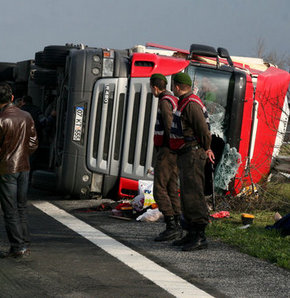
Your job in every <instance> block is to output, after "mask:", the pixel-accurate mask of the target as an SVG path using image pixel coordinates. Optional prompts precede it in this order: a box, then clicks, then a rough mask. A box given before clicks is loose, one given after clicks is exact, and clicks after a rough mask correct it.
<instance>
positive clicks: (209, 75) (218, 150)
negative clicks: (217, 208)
mask: <svg viewBox="0 0 290 298" xmlns="http://www.w3.org/2000/svg"><path fill="white" fill-rule="evenodd" d="M187 72H188V74H189V75H190V77H191V79H192V81H193V85H192V86H193V93H194V94H196V95H197V96H198V97H200V99H201V100H202V101H203V103H204V105H205V106H206V109H207V111H208V114H209V119H210V130H211V133H212V144H211V148H212V149H213V151H214V152H215V156H216V164H215V175H214V188H215V191H216V192H219V191H224V190H227V189H228V187H229V183H230V181H231V179H233V178H234V177H235V175H236V173H237V171H238V168H239V165H240V158H241V156H240V153H239V152H238V151H237V149H236V148H234V147H232V148H231V147H230V145H229V143H228V142H227V129H228V127H229V125H230V123H229V121H230V117H229V116H228V115H229V113H230V109H231V101H232V94H233V90H231V89H232V88H233V85H234V84H233V82H232V80H231V78H232V73H231V72H226V71H223V70H220V69H219V70H217V69H212V68H205V67H201V66H199V67H196V66H193V65H190V66H189V67H188V68H187Z"/></svg>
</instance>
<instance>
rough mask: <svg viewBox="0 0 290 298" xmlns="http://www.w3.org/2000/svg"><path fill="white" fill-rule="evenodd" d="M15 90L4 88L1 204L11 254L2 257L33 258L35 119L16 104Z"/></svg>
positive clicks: (0, 98) (0, 97) (0, 93)
mask: <svg viewBox="0 0 290 298" xmlns="http://www.w3.org/2000/svg"><path fill="white" fill-rule="evenodd" d="M12 101H13V95H12V90H11V88H10V86H9V85H8V84H5V83H1V84H0V202H1V207H2V210H3V213H4V221H5V226H6V231H7V235H8V239H9V242H10V250H9V252H8V253H3V252H2V253H1V254H0V257H10V256H11V257H22V256H25V255H28V254H29V249H28V247H29V244H30V237H29V231H28V226H27V211H26V205H27V189H28V178H29V170H30V165H29V156H30V154H32V153H33V152H34V151H35V150H36V149H37V146H38V139H37V133H36V130H35V126H34V122H33V119H32V117H31V115H30V114H29V113H27V112H24V111H21V110H20V109H19V108H18V107H16V106H15V105H13V104H12Z"/></svg>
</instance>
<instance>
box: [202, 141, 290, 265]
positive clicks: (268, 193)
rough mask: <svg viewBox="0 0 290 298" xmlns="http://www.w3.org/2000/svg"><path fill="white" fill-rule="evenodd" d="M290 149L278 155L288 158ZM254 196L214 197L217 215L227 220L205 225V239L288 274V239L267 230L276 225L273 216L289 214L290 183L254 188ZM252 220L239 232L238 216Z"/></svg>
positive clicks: (287, 146) (289, 261) (289, 181)
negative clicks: (222, 213)
mask: <svg viewBox="0 0 290 298" xmlns="http://www.w3.org/2000/svg"><path fill="white" fill-rule="evenodd" d="M289 150H290V145H289V144H288V145H286V146H284V149H283V151H282V152H281V153H283V152H285V155H288V156H289V155H290V154H289V153H288V152H289ZM256 187H257V192H255V193H254V194H250V195H247V196H243V197H217V198H216V211H212V212H211V214H213V213H215V212H219V211H229V212H230V217H229V218H222V219H214V220H212V222H211V224H210V225H208V228H207V234H208V236H210V237H212V238H214V239H219V240H221V241H223V242H225V243H227V244H230V245H232V246H234V247H237V248H238V249H239V250H240V251H241V252H244V253H247V254H249V255H252V256H254V257H258V258H260V259H263V260H266V261H269V262H271V263H274V264H276V265H278V266H280V267H282V268H285V269H288V270H290V249H289V248H290V236H286V237H282V236H281V234H280V233H279V232H278V231H277V230H275V229H273V230H267V229H265V227H266V226H268V225H269V226H272V225H273V224H274V223H275V219H274V216H275V213H276V212H278V213H279V214H280V215H281V216H282V217H283V216H285V215H287V214H289V213H290V179H289V180H286V181H282V182H281V181H272V182H264V183H261V184H259V185H256ZM242 213H250V214H252V215H254V216H255V218H254V220H253V223H252V224H251V225H250V227H248V228H246V229H241V227H243V226H244V225H243V224H242V220H241V214H242Z"/></svg>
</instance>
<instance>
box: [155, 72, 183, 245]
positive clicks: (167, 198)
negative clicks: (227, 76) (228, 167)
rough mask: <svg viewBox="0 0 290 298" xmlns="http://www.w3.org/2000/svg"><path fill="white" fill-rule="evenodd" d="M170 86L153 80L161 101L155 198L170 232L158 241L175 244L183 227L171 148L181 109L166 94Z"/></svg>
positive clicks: (158, 78)
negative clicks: (173, 127) (175, 114)
mask: <svg viewBox="0 0 290 298" xmlns="http://www.w3.org/2000/svg"><path fill="white" fill-rule="evenodd" d="M166 85H167V79H166V77H165V76H164V75H162V74H157V73H156V74H153V75H152V76H151V78H150V87H151V91H152V93H153V95H154V96H155V97H158V99H159V102H158V113H157V119H156V125H155V132H154V145H155V148H156V151H157V159H156V164H155V166H154V188H153V194H154V199H155V201H156V203H157V204H158V208H159V210H160V211H161V212H162V213H163V215H164V220H165V223H166V229H165V230H164V231H163V232H161V233H160V234H159V236H157V237H156V238H155V239H154V240H155V241H168V240H173V239H176V238H177V237H178V236H180V233H182V229H181V227H180V224H179V220H180V213H181V206H180V198H179V196H178V172H177V164H176V158H177V155H176V154H175V153H174V152H172V151H171V150H170V148H169V133H170V128H171V122H172V112H173V111H175V110H176V108H177V102H178V99H177V98H176V97H175V96H173V95H172V94H171V92H169V91H167V90H166Z"/></svg>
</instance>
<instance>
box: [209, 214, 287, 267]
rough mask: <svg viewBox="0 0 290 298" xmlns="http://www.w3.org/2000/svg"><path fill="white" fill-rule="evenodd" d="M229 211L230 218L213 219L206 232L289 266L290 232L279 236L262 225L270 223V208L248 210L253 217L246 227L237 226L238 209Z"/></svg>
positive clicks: (249, 252)
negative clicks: (250, 223)
mask: <svg viewBox="0 0 290 298" xmlns="http://www.w3.org/2000/svg"><path fill="white" fill-rule="evenodd" d="M230 214H231V217H230V218H227V219H219V220H214V221H213V222H212V223H211V224H210V225H209V226H208V228H207V235H208V236H210V237H212V238H215V239H219V240H222V241H223V242H225V243H228V244H230V245H232V246H235V247H237V248H238V249H239V250H240V251H242V252H244V253H247V254H249V255H251V256H254V257H257V258H260V259H263V260H267V261H269V262H271V263H274V264H277V265H278V266H280V267H283V268H285V269H288V270H290V249H289V247H290V236H287V237H281V236H280V234H279V233H278V232H277V231H276V230H270V231H269V230H266V229H265V227H266V226H267V225H273V224H274V218H273V216H274V212H271V211H258V212H252V214H253V215H254V216H255V219H254V222H253V224H252V225H251V226H250V227H249V228H248V229H239V228H240V227H241V226H242V223H241V213H240V212H234V211H233V212H230ZM282 216H283V214H282Z"/></svg>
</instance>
